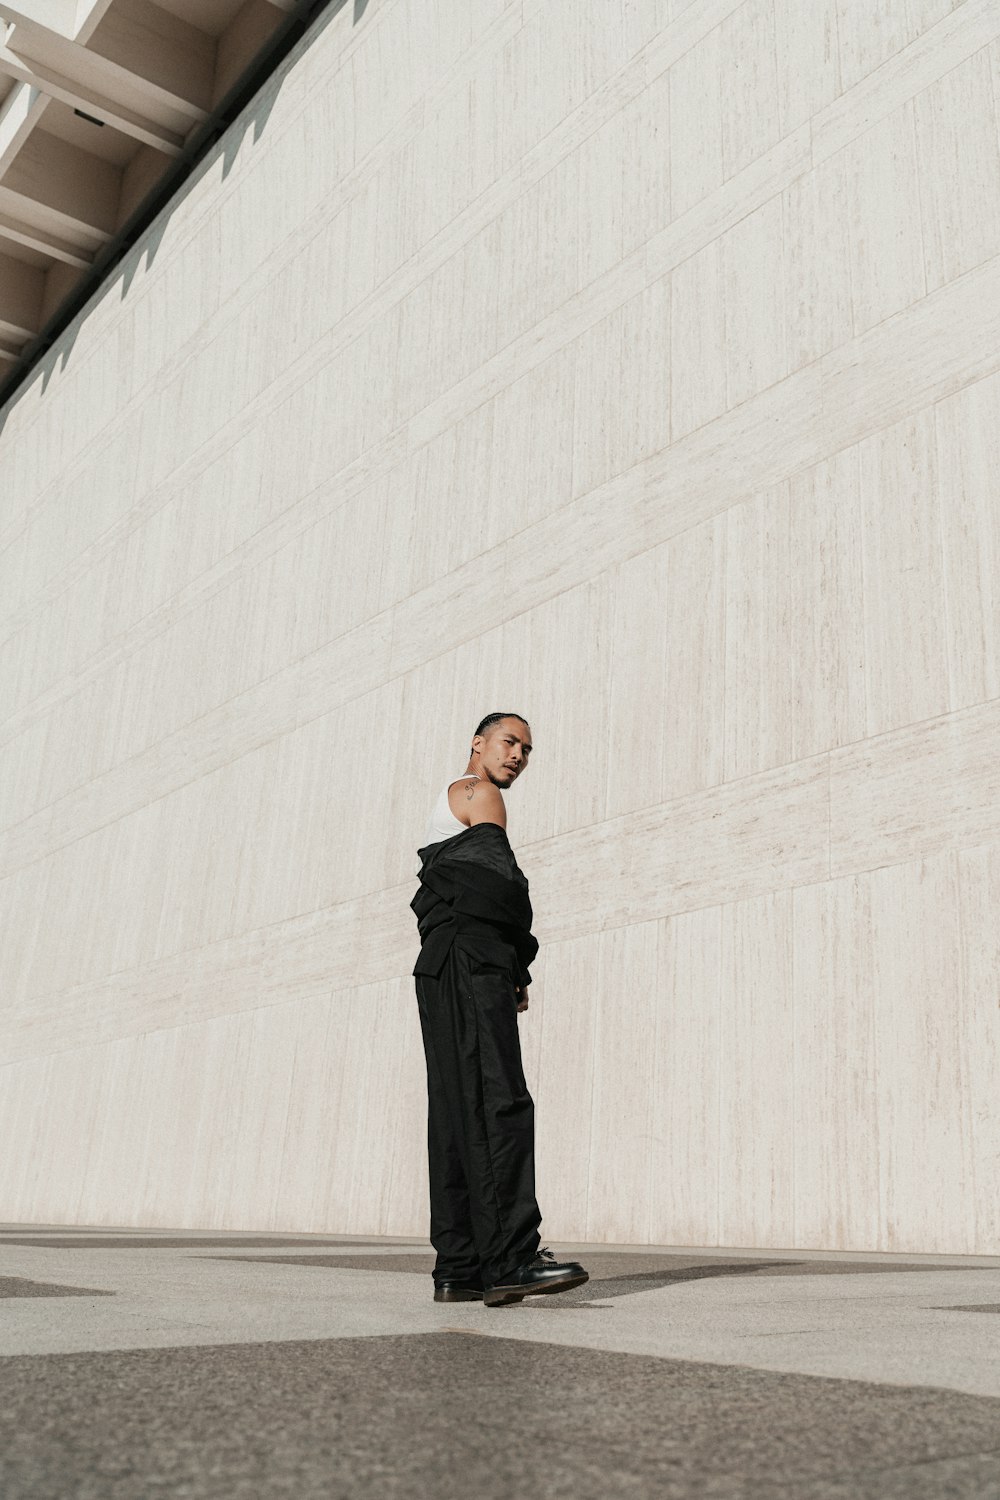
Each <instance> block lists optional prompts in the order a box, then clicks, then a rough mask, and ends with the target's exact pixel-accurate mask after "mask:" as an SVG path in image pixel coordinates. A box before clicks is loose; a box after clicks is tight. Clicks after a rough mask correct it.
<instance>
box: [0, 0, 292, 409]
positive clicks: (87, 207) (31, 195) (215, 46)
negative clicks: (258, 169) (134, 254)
mask: <svg viewBox="0 0 1000 1500" xmlns="http://www.w3.org/2000/svg"><path fill="white" fill-rule="evenodd" d="M320 8H321V7H320ZM316 9H317V4H316V0H14V3H8V0H0V381H4V382H6V378H7V377H9V375H10V372H11V371H12V370H15V369H16V368H17V366H18V363H19V361H20V360H21V359H22V356H24V355H25V354H26V353H27V352H29V351H30V350H31V349H32V348H33V347H35V346H36V345H37V342H38V339H39V336H40V335H41V334H42V332H43V330H44V329H45V328H46V326H47V325H51V324H52V322H53V320H54V319H57V318H58V316H59V313H60V310H61V309H64V308H66V307H68V306H69V305H70V304H71V303H72V302H73V300H74V293H77V294H79V291H80V288H81V285H82V284H83V282H84V281H85V280H86V278H87V277H88V275H90V276H93V275H94V274H95V273H94V271H93V267H94V263H95V260H96V259H97V257H99V255H100V253H101V251H102V249H104V248H105V247H107V246H108V245H109V244H111V243H112V242H113V241H114V240H115V238H116V236H119V237H120V233H121V231H122V230H123V229H124V228H125V226H126V225H128V224H129V223H130V222H133V221H134V220H135V217H136V215H137V211H138V210H140V209H141V207H142V205H143V204H145V203H147V202H149V201H151V200H152V199H153V198H154V197H155V196H156V191H157V188H158V186H160V185H161V184H162V183H163V182H164V180H165V179H166V177H167V174H168V173H169V172H170V171H171V168H172V166H173V165H174V164H175V163H176V162H177V159H178V158H179V157H183V155H184V153H185V150H186V148H187V147H188V146H189V144H190V143H191V142H192V140H193V139H194V138H196V137H197V136H198V133H199V132H203V130H204V127H205V126H206V123H207V122H210V121H211V120H212V117H213V114H214V113H215V112H216V111H217V110H218V109H219V108H220V105H222V103H223V102H224V101H225V100H226V99H227V98H230V97H231V96H232V94H233V91H234V88H235V86H236V85H238V84H239V83H240V81H241V80H242V79H244V78H246V77H247V76H248V75H250V74H251V73H252V72H253V70H254V67H255V65H259V63H260V61H261V59H262V58H264V57H266V55H267V53H268V51H269V50H271V49H273V47H274V43H275V39H276V37H277V36H278V34H279V33H281V32H282V31H286V30H287V25H288V20H289V17H290V16H291V15H292V14H293V13H294V12H297V11H300V12H305V11H315V10H316Z"/></svg>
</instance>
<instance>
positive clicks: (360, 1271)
mask: <svg viewBox="0 0 1000 1500" xmlns="http://www.w3.org/2000/svg"><path fill="white" fill-rule="evenodd" d="M546 1243H550V1242H546ZM550 1248H551V1249H552V1250H553V1251H554V1252H555V1254H556V1255H557V1257H559V1258H560V1259H562V1258H570V1257H572V1258H575V1259H580V1260H582V1261H583V1263H584V1265H585V1266H586V1267H587V1269H588V1270H589V1272H590V1280H589V1281H588V1282H587V1284H586V1285H585V1286H582V1287H579V1288H577V1289H575V1290H573V1291H570V1292H565V1293H562V1294H560V1295H558V1296H548V1297H534V1298H527V1299H525V1301H523V1302H521V1303H517V1304H514V1305H512V1306H509V1307H501V1308H486V1307H484V1306H483V1305H482V1304H481V1303H435V1302H433V1300H432V1290H433V1286H432V1280H431V1274H430V1273H431V1269H432V1266H433V1263H434V1257H433V1252H432V1251H431V1250H430V1247H429V1245H428V1244H427V1242H426V1241H421V1240H404V1239H387V1238H384V1237H382V1238H362V1237H357V1236H351V1237H348V1236H336V1235H318V1234H317V1235H304V1234H227V1233H218V1232H209V1231H205V1232H193V1231H191V1230H178V1231H176V1232H174V1231H167V1230H136V1229H123V1228H109V1227H102V1228H85V1227H73V1228H68V1227H66V1226H54V1225H53V1226H39V1225H7V1226H3V1227H2V1228H0V1300H2V1301H3V1307H2V1308H0V1496H2V1500H151V1497H161V1496H163V1497H167V1496H169V1497H181V1496H183V1497H185V1500H230V1497H233V1500H237V1497H238V1500H271V1497H278V1496H289V1497H295V1500H313V1497H316V1500H320V1497H322V1500H340V1497H344V1500H368V1497H372V1500H384V1497H397V1496H399V1497H402V1496H406V1497H413V1500H418V1497H419V1500H453V1497H454V1500H458V1497H462V1500H521V1497H525V1500H527V1497H531V1500H549V1497H552V1500H556V1497H559V1500H562V1497H565V1500H591V1497H593V1500H609V1497H617V1496H628V1497H637V1500H638V1497H641V1500H646V1497H655V1500H695V1497H697V1500H897V1497H898V1500H1000V1256H998V1257H957V1256H956V1257H946V1256H919V1255H907V1256H904V1255H896V1256H893V1255H874V1254H873V1255H862V1254H853V1255H848V1254H826V1253H822V1252H817V1251H793V1250H774V1251H767V1252H762V1251H760V1250H746V1249H738V1248H733V1249H725V1250H720V1249H717V1248H707V1247H698V1248H685V1247H670V1246H663V1247H650V1246H624V1245H623V1246H609V1245H591V1246H586V1245H580V1244H570V1243H566V1242H558V1243H556V1242H551V1243H550Z"/></svg>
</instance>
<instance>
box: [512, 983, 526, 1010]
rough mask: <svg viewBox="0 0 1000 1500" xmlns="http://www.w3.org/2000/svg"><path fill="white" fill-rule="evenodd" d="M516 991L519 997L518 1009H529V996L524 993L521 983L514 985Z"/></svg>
mask: <svg viewBox="0 0 1000 1500" xmlns="http://www.w3.org/2000/svg"><path fill="white" fill-rule="evenodd" d="M514 993H515V994H516V995H517V997H518V999H517V1008H518V1010H527V1009H528V997H527V995H526V994H524V992H523V991H522V989H521V986H520V985H519V984H515V986H514Z"/></svg>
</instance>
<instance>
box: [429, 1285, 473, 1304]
mask: <svg viewBox="0 0 1000 1500" xmlns="http://www.w3.org/2000/svg"><path fill="white" fill-rule="evenodd" d="M482 1300H483V1284H482V1282H481V1281H475V1280H470V1281H456V1280H451V1281H439V1282H437V1283H436V1284H435V1287H434V1301H435V1302H482Z"/></svg>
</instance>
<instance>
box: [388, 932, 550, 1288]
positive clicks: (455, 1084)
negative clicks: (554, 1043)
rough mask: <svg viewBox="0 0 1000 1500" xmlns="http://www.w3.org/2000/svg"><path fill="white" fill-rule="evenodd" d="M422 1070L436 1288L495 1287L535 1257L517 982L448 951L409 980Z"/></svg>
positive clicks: (531, 1151) (529, 1117)
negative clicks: (476, 1282)
mask: <svg viewBox="0 0 1000 1500" xmlns="http://www.w3.org/2000/svg"><path fill="white" fill-rule="evenodd" d="M414 979H415V982H416V990H417V1004H418V1007H419V1010H420V1026H421V1031H422V1033H423V1039H424V1055H425V1058H426V1061H427V1154H428V1166H429V1176H430V1199H431V1205H430V1206H431V1236H430V1237H431V1244H432V1245H433V1246H434V1249H435V1250H436V1251H437V1261H436V1264H435V1266H434V1281H435V1284H437V1283H438V1282H440V1281H444V1280H447V1279H451V1278H461V1279H465V1278H474V1277H478V1276H481V1277H482V1279H483V1283H484V1285H486V1286H489V1285H490V1283H491V1282H495V1281H499V1280H501V1278H502V1277H503V1276H505V1275H506V1274H507V1273H508V1272H509V1271H512V1270H513V1269H514V1267H515V1266H518V1265H521V1264H523V1262H524V1261H527V1260H530V1259H531V1258H532V1256H533V1255H534V1254H535V1252H536V1251H537V1249H538V1246H539V1242H540V1236H539V1232H538V1228H539V1225H540V1223H541V1214H540V1212H539V1209H538V1203H537V1202H536V1199H535V1106H534V1101H533V1100H532V1097H531V1095H530V1093H529V1092H528V1086H527V1084H526V1082H525V1078H524V1072H523V1070H522V1067H521V1038H520V1035H519V1032H518V1029H517V1028H518V1019H517V1014H518V1013H517V1001H518V995H517V992H516V990H515V988H514V984H515V981H514V979H513V978H512V977H511V973H510V971H509V970H508V969H505V968H501V967H500V966H499V965H497V964H492V963H486V962H483V961H481V960H479V959H477V958H476V956H475V954H474V953H470V952H467V951H465V950H464V949H462V948H459V947H458V946H457V945H456V946H454V947H453V948H452V949H451V951H450V952H449V954H448V957H447V959H446V960H445V963H444V966H443V968H442V969H441V972H440V974H438V975H437V976H436V977H431V976H430V975H428V974H417V975H415V976H414Z"/></svg>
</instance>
